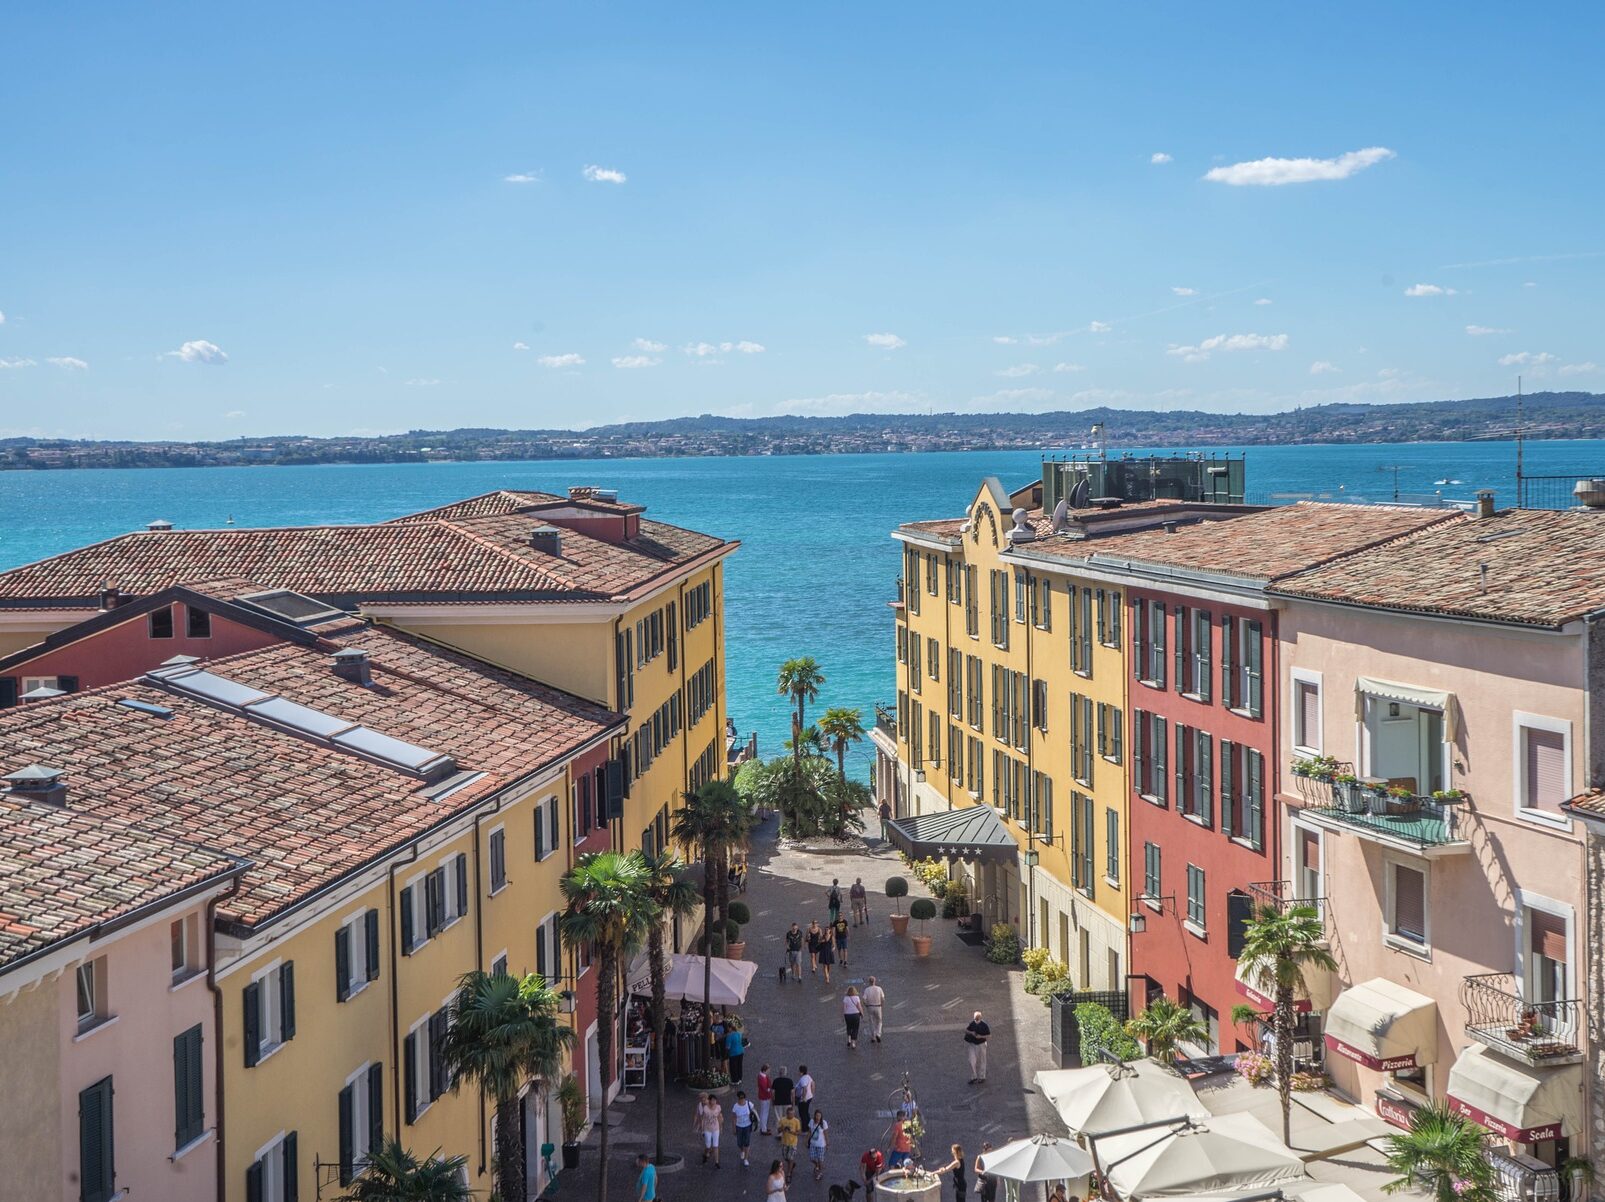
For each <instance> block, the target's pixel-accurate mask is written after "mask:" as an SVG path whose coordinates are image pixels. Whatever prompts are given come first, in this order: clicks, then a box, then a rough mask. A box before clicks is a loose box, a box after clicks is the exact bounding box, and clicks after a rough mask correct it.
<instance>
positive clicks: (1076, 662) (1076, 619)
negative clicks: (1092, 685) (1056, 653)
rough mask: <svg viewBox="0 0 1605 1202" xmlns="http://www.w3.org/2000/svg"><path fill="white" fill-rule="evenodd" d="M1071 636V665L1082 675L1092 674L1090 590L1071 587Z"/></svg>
mask: <svg viewBox="0 0 1605 1202" xmlns="http://www.w3.org/2000/svg"><path fill="white" fill-rule="evenodd" d="M1070 609H1071V616H1072V620H1071V623H1070V624H1071V626H1072V627H1074V631H1073V634H1072V636H1071V637H1072V638H1073V639H1074V640H1075V642H1074V646H1075V651H1074V653H1073V655H1072V657H1071V658H1072V660H1073V662H1072V664H1071V667H1072V668H1074V669H1075V670H1076V671H1077V672H1079V673H1081V675H1083V676H1091V675H1092V590H1091V589H1090V588H1078V589H1072V590H1071V595H1070Z"/></svg>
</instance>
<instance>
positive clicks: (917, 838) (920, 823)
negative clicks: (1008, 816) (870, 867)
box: [888, 805, 1019, 864]
mask: <svg viewBox="0 0 1605 1202" xmlns="http://www.w3.org/2000/svg"><path fill="white" fill-rule="evenodd" d="M888 826H889V827H890V831H889V833H890V835H891V837H892V845H893V846H895V847H896V848H897V850H898V851H901V852H903V853H905V854H907V855H908V856H910V857H912V858H913V859H916V860H982V861H988V862H991V863H1004V864H1012V863H1014V862H1015V860H1016V859H1018V858H1019V848H1018V845H1017V844H1016V843H1015V842H1014V836H1013V835H1011V834H1009V832H1008V828H1006V827H1005V826H1004V825H1003V822H1002V820H1001V819H1000V818H999V817H998V812H997V811H996V810H994V809H993V808H992V807H991V806H989V805H973V806H965V807H964V808H963V809H960V810H946V811H943V812H942V813H940V814H920V815H918V816H916V817H913V818H899V819H897V820H896V821H895V822H891V823H888Z"/></svg>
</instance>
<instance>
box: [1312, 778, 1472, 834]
mask: <svg viewBox="0 0 1605 1202" xmlns="http://www.w3.org/2000/svg"><path fill="white" fill-rule="evenodd" d="M1292 775H1293V781H1294V786H1295V788H1296V790H1297V792H1298V795H1299V798H1300V811H1301V813H1302V814H1303V815H1304V817H1306V818H1309V819H1311V820H1313V821H1314V822H1315V823H1316V824H1317V825H1319V826H1324V827H1327V828H1329V829H1331V830H1337V831H1353V832H1354V833H1355V834H1358V835H1360V836H1361V837H1362V838H1369V839H1373V840H1375V841H1376V842H1378V843H1383V844H1387V845H1389V846H1392V847H1402V848H1404V849H1406V850H1408V851H1413V852H1416V853H1418V854H1421V855H1430V854H1432V853H1434V852H1441V853H1447V852H1463V851H1468V850H1470V847H1471V844H1470V842H1469V841H1468V840H1467V838H1466V836H1465V835H1464V834H1463V833H1462V831H1461V829H1460V827H1461V820H1460V811H1461V809H1462V807H1463V806H1464V805H1465V804H1466V802H1467V801H1469V800H1470V799H1469V798H1468V797H1467V796H1466V795H1465V794H1464V793H1462V792H1459V791H1458V790H1452V791H1446V792H1443V793H1435V794H1432V795H1431V796H1428V795H1425V794H1420V793H1414V792H1410V791H1409V790H1408V789H1406V788H1404V787H1402V786H1392V787H1391V788H1390V785H1389V782H1388V781H1385V780H1381V779H1378V778H1375V777H1356V776H1355V775H1354V771H1353V765H1351V764H1347V763H1343V762H1341V761H1337V760H1331V759H1321V760H1316V761H1311V760H1299V761H1296V762H1295V763H1294V765H1293V769H1292Z"/></svg>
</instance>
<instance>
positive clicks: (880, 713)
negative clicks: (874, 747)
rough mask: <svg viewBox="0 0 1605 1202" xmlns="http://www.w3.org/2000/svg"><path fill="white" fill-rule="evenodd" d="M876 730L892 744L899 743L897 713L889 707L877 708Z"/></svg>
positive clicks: (879, 706) (881, 706)
mask: <svg viewBox="0 0 1605 1202" xmlns="http://www.w3.org/2000/svg"><path fill="white" fill-rule="evenodd" d="M875 729H876V730H878V731H880V732H881V734H883V735H885V736H886V737H887V738H888V739H890V740H892V742H894V743H895V742H897V711H896V710H894V709H893V708H892V707H891V706H889V705H877V706H876V707H875Z"/></svg>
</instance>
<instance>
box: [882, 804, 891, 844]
mask: <svg viewBox="0 0 1605 1202" xmlns="http://www.w3.org/2000/svg"><path fill="white" fill-rule="evenodd" d="M880 813H881V840H882V842H886V843H890V842H891V839H892V832H891V829H890V828H891V825H892V803H891V802H889V801H883V802H881V811H880Z"/></svg>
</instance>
